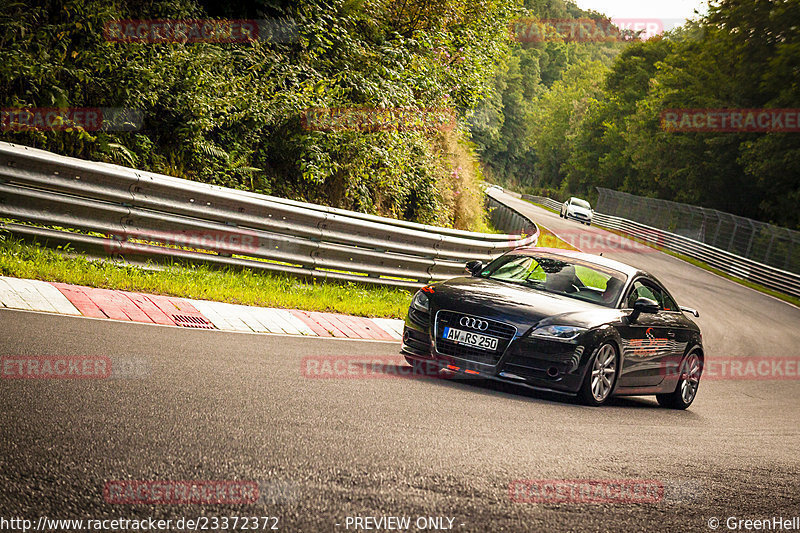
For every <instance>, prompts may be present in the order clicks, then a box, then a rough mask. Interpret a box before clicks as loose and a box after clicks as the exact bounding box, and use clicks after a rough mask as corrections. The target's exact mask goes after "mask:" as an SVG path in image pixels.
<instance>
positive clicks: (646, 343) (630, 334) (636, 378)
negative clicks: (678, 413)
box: [619, 277, 675, 387]
mask: <svg viewBox="0 0 800 533" xmlns="http://www.w3.org/2000/svg"><path fill="white" fill-rule="evenodd" d="M639 298H648V299H650V300H653V301H655V302H658V304H659V311H658V313H641V314H640V315H639V317H638V318H637V319H636V321H634V322H628V323H627V324H623V325H622V327H620V336H621V337H622V354H623V357H624V362H623V365H622V372H621V373H620V378H619V379H620V382H619V385H620V387H649V386H653V385H658V384H659V383H661V381H663V379H664V375H665V372H664V365H665V364H666V363H667V362H668V361H669V360H670V359H671V358H672V356H673V354H674V350H673V348H672V346H673V344H674V342H672V339H671V337H670V335H674V334H675V333H674V331H673V329H674V325H675V320H674V317H673V316H671V315H672V312H671V311H667V310H665V309H664V307H663V302H664V291H663V289H661V288H660V287H659V286H658V284H656V283H655V282H653V281H652V280H649V279H648V278H645V277H640V278H638V279H637V280H635V281H634V282H633V284H632V285H631V287H630V288H629V289H628V292H627V294H626V295H625V299H624V300H623V301H622V304H621V306H622V308H623V309H626V310H628V311H630V312H632V311H633V304H634V302H636V300H637V299H639Z"/></svg>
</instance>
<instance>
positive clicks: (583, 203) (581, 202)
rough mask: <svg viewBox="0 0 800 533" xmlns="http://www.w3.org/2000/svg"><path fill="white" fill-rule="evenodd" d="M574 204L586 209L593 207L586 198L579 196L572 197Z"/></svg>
mask: <svg viewBox="0 0 800 533" xmlns="http://www.w3.org/2000/svg"><path fill="white" fill-rule="evenodd" d="M572 205H577V206H578V207H583V208H584V209H591V208H592V207H591V206H590V205H589V202H587V201H586V200H580V199H578V198H573V199H572Z"/></svg>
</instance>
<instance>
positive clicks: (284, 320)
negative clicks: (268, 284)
mask: <svg viewBox="0 0 800 533" xmlns="http://www.w3.org/2000/svg"><path fill="white" fill-rule="evenodd" d="M270 311H272V312H273V313H275V314H276V315H277V316H278V317H280V319H281V327H283V329H284V331H286V333H292V334H294V335H311V336H314V337H316V336H317V334H316V333H314V330H313V329H311V328H310V327H308V325H306V323H305V322H303V321H302V320H300V319H299V318H297V317H296V316H294V315H293V314H292V313H290V312H289V311H287V310H286V309H270Z"/></svg>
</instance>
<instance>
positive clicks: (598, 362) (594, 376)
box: [578, 342, 619, 406]
mask: <svg viewBox="0 0 800 533" xmlns="http://www.w3.org/2000/svg"><path fill="white" fill-rule="evenodd" d="M618 369H619V357H618V356H617V349H616V348H615V347H614V345H613V344H611V343H610V342H606V343H603V344H602V345H600V347H599V348H598V349H597V351H596V352H595V355H594V358H593V359H592V362H591V363H590V364H589V370H588V371H587V372H586V378H585V379H584V380H583V385H581V390H580V393H579V394H578V396H579V397H580V399H581V401H583V403H585V404H586V405H592V406H600V405H603V404H604V403H606V402H607V401H608V399H609V398H610V397H611V392H612V391H613V390H614V385H615V384H616V382H617V374H618Z"/></svg>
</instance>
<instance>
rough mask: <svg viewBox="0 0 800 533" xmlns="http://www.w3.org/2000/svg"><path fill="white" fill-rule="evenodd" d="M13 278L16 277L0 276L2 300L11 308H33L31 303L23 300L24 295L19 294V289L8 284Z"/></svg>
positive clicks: (0, 298)
mask: <svg viewBox="0 0 800 533" xmlns="http://www.w3.org/2000/svg"><path fill="white" fill-rule="evenodd" d="M11 279H14V278H6V277H0V301H2V302H3V305H4V306H6V307H10V308H11V309H28V310H32V308H31V306H30V304H29V303H28V302H26V301H25V300H23V299H22V297H20V295H19V294H17V291H16V290H14V289H13V288H12V287H11V285H9V284H8V280H11Z"/></svg>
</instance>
